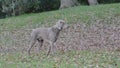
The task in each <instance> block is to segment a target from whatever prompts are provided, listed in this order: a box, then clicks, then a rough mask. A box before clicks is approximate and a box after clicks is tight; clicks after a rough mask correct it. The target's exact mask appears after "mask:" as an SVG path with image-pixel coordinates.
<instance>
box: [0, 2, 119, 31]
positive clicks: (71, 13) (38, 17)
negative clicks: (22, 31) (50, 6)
mask: <svg viewBox="0 0 120 68" xmlns="http://www.w3.org/2000/svg"><path fill="white" fill-rule="evenodd" d="M119 11H120V3H118V4H107V5H97V6H78V7H73V8H67V9H63V10H56V11H49V12H43V13H36V14H35V13H31V14H24V15H21V16H17V17H11V18H6V19H1V20H0V25H1V27H0V29H16V28H23V27H25V28H35V27H38V26H41V24H49V25H50V24H52V23H54V22H56V21H57V20H58V19H66V20H67V22H68V23H77V22H83V23H91V22H92V20H96V19H106V18H108V17H109V16H115V15H117V16H120V12H119ZM31 25H32V26H31ZM26 26H27V27H26Z"/></svg>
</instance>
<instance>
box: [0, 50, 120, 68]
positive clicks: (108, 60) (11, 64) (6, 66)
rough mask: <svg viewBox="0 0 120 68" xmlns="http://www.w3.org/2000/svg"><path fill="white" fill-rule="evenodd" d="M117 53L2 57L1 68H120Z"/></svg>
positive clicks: (91, 52)
mask: <svg viewBox="0 0 120 68" xmlns="http://www.w3.org/2000/svg"><path fill="white" fill-rule="evenodd" d="M119 63H120V53H119V52H117V51H79V52H66V53H63V54H59V55H55V56H54V57H53V56H49V57H45V55H39V56H38V55H32V56H31V57H30V56H27V55H25V54H6V55H4V54H3V55H1V58H0V67H1V68H97V67H99V68H110V67H111V68H119V67H120V64H119Z"/></svg>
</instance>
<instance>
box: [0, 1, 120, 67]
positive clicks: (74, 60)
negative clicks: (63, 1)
mask: <svg viewBox="0 0 120 68" xmlns="http://www.w3.org/2000/svg"><path fill="white" fill-rule="evenodd" d="M119 11H120V4H119V3H118V4H106V5H97V6H78V7H73V8H68V9H63V10H56V11H50V12H43V13H36V14H33V13H32V14H24V15H21V16H17V17H11V18H6V19H1V20H0V25H1V27H0V54H1V55H0V68H120V64H119V63H120V12H119ZM59 19H65V20H66V22H67V24H68V25H69V26H70V27H69V28H68V29H65V30H63V31H62V32H61V33H60V36H59V39H58V40H57V42H56V49H55V50H56V54H54V55H50V56H48V57H46V52H47V51H46V50H47V46H48V45H49V44H47V43H44V46H43V47H42V49H41V52H40V53H39V54H36V48H37V43H36V46H35V47H34V48H33V49H32V54H31V56H28V54H27V52H26V51H27V48H28V45H29V38H30V32H31V29H34V28H38V27H50V26H52V25H53V24H55V22H56V21H57V20H59Z"/></svg>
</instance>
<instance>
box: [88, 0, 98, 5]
mask: <svg viewBox="0 0 120 68" xmlns="http://www.w3.org/2000/svg"><path fill="white" fill-rule="evenodd" d="M88 3H89V5H97V4H98V1H97V0H88Z"/></svg>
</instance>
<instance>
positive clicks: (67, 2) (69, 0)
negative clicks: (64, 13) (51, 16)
mask: <svg viewBox="0 0 120 68" xmlns="http://www.w3.org/2000/svg"><path fill="white" fill-rule="evenodd" d="M60 1H61V4H60V9H63V8H68V7H73V6H77V5H79V2H78V1H77V0H60Z"/></svg>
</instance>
